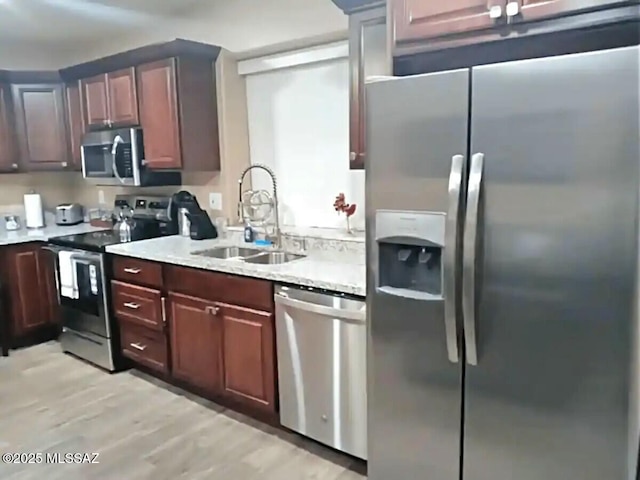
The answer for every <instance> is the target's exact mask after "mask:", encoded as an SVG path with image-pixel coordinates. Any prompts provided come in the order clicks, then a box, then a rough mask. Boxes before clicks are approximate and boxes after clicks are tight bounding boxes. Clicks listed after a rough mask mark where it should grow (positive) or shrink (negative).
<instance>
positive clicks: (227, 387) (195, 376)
mask: <svg viewBox="0 0 640 480" xmlns="http://www.w3.org/2000/svg"><path fill="white" fill-rule="evenodd" d="M112 270H113V272H114V276H115V277H116V278H117V279H118V280H113V281H112V282H111V284H112V302H113V311H114V313H115V316H116V318H117V319H118V324H119V326H120V340H121V353H122V355H123V356H124V357H126V358H128V359H129V360H131V361H133V362H134V364H135V365H137V366H138V367H140V368H143V370H145V371H147V372H148V373H153V374H156V375H157V374H158V373H160V374H161V375H159V376H160V378H162V379H163V380H165V381H168V382H170V383H173V384H175V385H177V386H179V387H181V388H185V389H187V390H190V391H192V392H194V393H196V394H198V395H202V396H204V397H207V398H209V399H211V400H214V401H216V402H219V403H221V404H223V405H226V406H228V407H230V408H237V409H238V410H240V411H243V412H244V413H247V414H249V415H252V416H254V417H255V418H258V419H260V420H263V421H265V422H268V423H272V424H277V422H278V417H277V398H278V393H277V380H276V379H277V371H276V363H277V362H276V348H275V347H276V346H275V331H274V330H275V322H274V306H273V284H272V283H271V282H269V281H266V280H258V279H254V278H248V277H242V276H237V275H227V274H223V273H217V272H210V271H205V270H198V269H193V268H187V267H178V266H174V265H163V264H160V263H154V262H143V261H142V260H134V259H128V258H125V257H117V256H114V257H113V269H112ZM125 271H128V272H135V274H127V275H125V273H124V272H125ZM143 283H144V284H145V285H153V286H154V287H155V288H149V287H148V286H142V284H143ZM126 304H129V307H127V306H126ZM164 319H166V324H165V323H164V321H163V320H164Z"/></svg>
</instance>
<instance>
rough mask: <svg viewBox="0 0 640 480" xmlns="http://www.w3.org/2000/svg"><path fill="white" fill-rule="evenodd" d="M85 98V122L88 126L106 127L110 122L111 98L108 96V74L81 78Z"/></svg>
mask: <svg viewBox="0 0 640 480" xmlns="http://www.w3.org/2000/svg"><path fill="white" fill-rule="evenodd" d="M80 89H81V91H82V92H81V93H82V98H83V100H84V117H85V124H86V125H87V126H88V127H104V126H105V125H107V124H108V123H109V99H108V97H107V76H106V75H104V74H103V75H98V76H95V77H91V78H87V79H85V80H80Z"/></svg>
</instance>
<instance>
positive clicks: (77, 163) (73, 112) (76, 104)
mask: <svg viewBox="0 0 640 480" xmlns="http://www.w3.org/2000/svg"><path fill="white" fill-rule="evenodd" d="M66 100H67V120H68V122H69V145H70V147H71V161H72V164H73V168H74V170H81V169H82V159H81V156H82V155H81V152H80V147H81V145H82V137H83V136H84V134H85V132H86V126H85V123H84V115H82V102H81V100H80V85H79V84H78V83H73V84H69V85H67V86H66Z"/></svg>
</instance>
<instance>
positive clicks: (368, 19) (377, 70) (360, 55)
mask: <svg viewBox="0 0 640 480" xmlns="http://www.w3.org/2000/svg"><path fill="white" fill-rule="evenodd" d="M349 62H350V69H349V70H350V92H349V97H350V102H349V144H350V151H349V152H350V153H349V167H350V168H351V169H352V170H354V169H362V168H364V167H365V149H366V144H367V143H366V138H365V122H366V109H365V108H366V107H365V96H364V91H365V87H364V84H365V81H366V79H367V78H368V77H371V76H375V75H391V74H392V73H393V69H392V66H391V63H392V61H391V52H390V48H389V46H388V39H387V23H386V9H384V8H381V9H380V8H379V9H374V10H368V11H364V12H361V13H357V14H353V15H351V16H350V17H349Z"/></svg>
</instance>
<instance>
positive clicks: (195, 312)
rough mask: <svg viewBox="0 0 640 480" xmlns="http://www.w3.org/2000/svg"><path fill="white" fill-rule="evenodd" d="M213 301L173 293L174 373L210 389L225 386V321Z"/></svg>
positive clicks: (171, 296)
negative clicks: (223, 324) (223, 361)
mask: <svg viewBox="0 0 640 480" xmlns="http://www.w3.org/2000/svg"><path fill="white" fill-rule="evenodd" d="M216 308H217V307H216V306H215V304H214V303H212V302H208V301H206V300H201V299H199V298H195V297H189V296H187V295H181V294H178V293H170V294H169V322H170V337H171V359H172V371H173V375H174V376H175V377H176V378H178V379H180V380H183V381H185V382H187V383H189V384H191V385H193V386H195V387H199V388H202V389H204V390H206V391H207V392H211V393H214V394H215V393H219V392H220V391H221V390H222V382H221V380H222V331H221V327H222V323H221V321H220V319H219V318H218V316H217V315H216Z"/></svg>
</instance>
